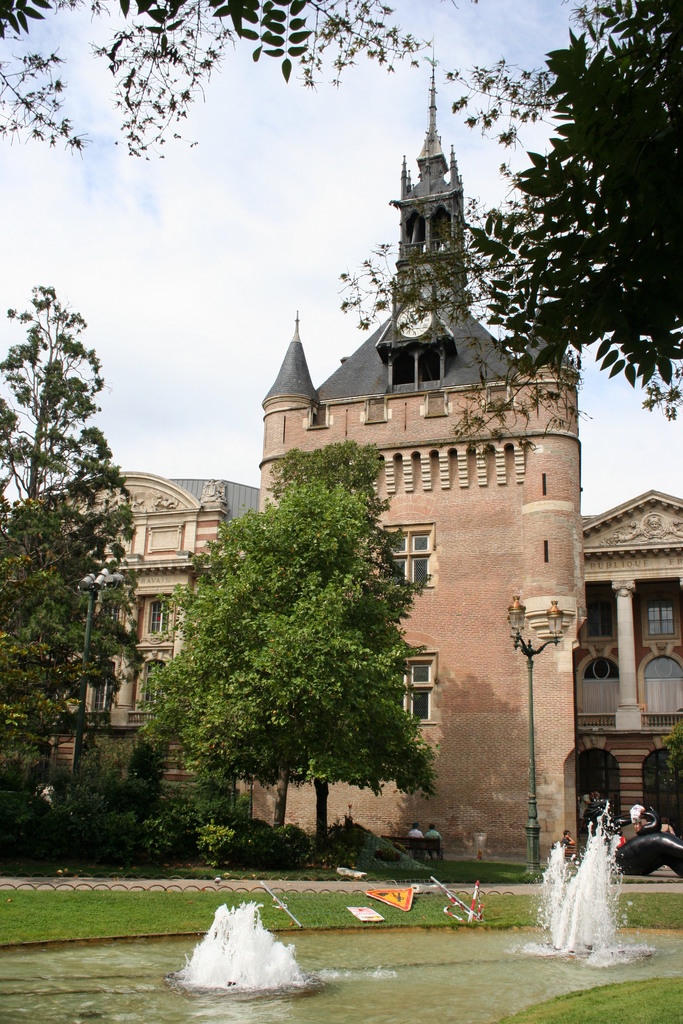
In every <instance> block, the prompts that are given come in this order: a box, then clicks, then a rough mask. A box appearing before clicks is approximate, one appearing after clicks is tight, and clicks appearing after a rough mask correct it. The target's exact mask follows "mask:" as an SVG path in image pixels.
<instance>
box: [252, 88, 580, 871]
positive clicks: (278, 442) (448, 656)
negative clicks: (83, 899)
mask: <svg viewBox="0 0 683 1024" xmlns="http://www.w3.org/2000/svg"><path fill="white" fill-rule="evenodd" d="M435 96H436V91H435V88H434V81H433V78H432V84H431V89H430V104H429V126H428V130H427V133H426V137H425V142H424V145H423V147H422V150H421V152H420V155H419V157H418V160H417V163H418V168H419V179H418V181H417V183H416V184H415V185H413V184H412V182H411V179H410V175H409V173H408V171H407V168H406V164H405V160H404V162H403V171H402V175H401V198H400V200H397V201H396V202H395V204H394V205H395V206H396V207H397V208H398V210H399V212H400V225H401V228H400V230H401V234H400V248H399V260H398V263H397V277H396V281H397V285H398V287H397V288H396V292H395V295H396V298H395V301H394V304H393V308H392V315H391V317H390V318H389V319H388V320H387V321H386V322H385V323H384V324H382V325H381V326H380V327H379V329H378V330H377V331H375V333H374V334H373V335H372V336H371V337H369V338H367V340H365V341H364V342H363V343H362V344H361V345H360V347H358V348H357V349H356V351H355V352H354V353H353V355H351V356H349V357H348V358H346V359H343V360H342V364H341V366H340V367H339V368H338V369H337V370H336V371H335V372H334V373H333V374H332V375H331V376H330V377H329V378H328V379H327V380H326V381H324V382H323V383H322V384H320V386H319V387H317V388H316V387H314V385H313V383H312V381H311V377H310V374H309V371H308V367H307V364H306V358H305V354H304V349H303V346H302V343H301V340H300V337H299V324H298V320H297V325H296V330H295V334H294V338H293V340H292V342H291V344H290V346H289V349H288V350H287V353H286V355H285V359H284V362H283V364H282V367H281V369H280V372H279V374H278V376H277V379H276V381H275V383H274V384H273V386H272V387H271V389H270V391H269V392H268V394H267V396H266V398H265V399H264V402H263V408H264V413H265V415H264V448H263V462H262V490H261V494H262V500H263V497H264V496H266V495H267V492H268V484H269V479H270V469H271V466H272V464H273V462H274V461H275V460H277V459H278V458H279V457H281V456H282V455H283V454H284V453H285V452H286V451H288V450H289V449H291V448H300V449H303V450H311V449H313V448H319V447H322V446H324V445H327V444H331V443H334V442H338V441H344V440H347V439H351V440H356V441H358V442H359V443H360V444H369V443H372V444H375V445H376V446H377V448H378V450H379V452H380V453H381V456H382V459H383V470H382V472H381V474H380V477H379V480H378V489H379V493H380V495H381V496H382V497H388V498H389V499H391V506H390V510H389V512H388V514H387V517H386V525H387V526H390V527H397V528H399V527H400V529H401V530H402V532H403V534H404V537H405V540H404V549H403V551H401V552H399V554H398V556H397V558H398V561H399V562H400V564H401V566H402V568H404V570H405V572H406V574H407V575H408V576H409V577H410V578H411V579H416V580H417V579H420V580H427V586H426V588H425V590H424V592H423V593H422V595H421V596H420V597H419V598H418V599H417V601H416V603H415V607H414V610H413V614H412V616H411V618H410V620H409V621H408V622H407V623H406V635H407V639H408V641H409V642H410V643H412V644H414V645H415V646H419V647H421V648H422V651H421V653H420V654H419V655H417V656H416V657H415V659H414V660H412V661H411V663H410V664H409V665H408V678H409V681H410V683H411V685H412V687H413V689H412V694H411V698H410V710H412V713H413V714H415V715H417V716H418V717H419V718H420V719H421V720H422V724H423V729H424V733H425V736H426V737H427V739H428V740H429V742H430V743H433V744H434V746H435V747H436V748H437V750H438V754H437V770H438V793H437V795H436V797H433V798H431V799H430V800H425V799H424V798H421V797H419V796H405V795H403V794H401V793H398V792H396V790H395V789H394V788H393V787H392V786H387V787H386V788H385V790H384V793H383V794H382V795H381V796H380V797H374V796H373V795H372V794H368V793H366V792H363V791H359V790H354V789H352V788H350V787H344V786H338V787H333V788H332V789H331V792H330V801H329V813H330V820H334V819H335V817H341V816H342V815H343V814H344V813H346V812H347V810H348V807H349V805H351V807H352V814H353V817H354V818H355V819H356V820H357V821H359V822H361V823H363V824H366V825H367V826H368V827H370V828H372V829H373V830H374V831H376V832H378V833H380V834H385V833H392V834H399V833H404V832H405V831H406V830H407V828H409V827H410V823H411V822H412V821H413V820H418V821H419V822H420V823H421V824H424V825H426V824H427V822H428V821H434V822H435V823H436V826H437V828H438V829H439V831H440V832H441V833H442V835H443V837H444V842H445V847H446V850H447V852H452V853H461V854H466V853H467V852H471V851H472V847H473V843H474V836H475V834H477V833H485V834H486V836H487V840H486V850H487V852H488V853H495V854H498V855H506V854H508V855H521V854H523V852H524V849H525V831H524V829H525V825H526V820H527V785H528V773H529V738H528V721H529V715H528V698H527V665H526V660H525V659H524V658H523V657H522V655H521V654H520V653H519V652H516V651H515V650H514V649H513V646H512V642H511V640H510V634H509V627H508V624H507V620H506V617H507V609H508V605H509V604H510V601H511V599H512V596H513V595H516V594H519V595H521V597H522V600H523V602H524V604H525V605H526V607H527V615H528V622H527V625H528V632H529V633H530V634H531V636H532V637H533V639H534V640H535V641H536V640H537V641H539V642H542V641H543V640H544V639H547V636H548V634H547V632H545V633H544V621H545V620H544V612H545V611H546V610H547V608H548V607H549V606H550V603H551V600H555V601H557V602H558V604H559V607H560V608H561V610H562V612H563V623H564V635H563V639H562V641H561V643H560V644H559V645H558V646H557V647H548V648H547V649H546V650H545V651H544V652H543V653H542V654H540V655H539V656H538V658H537V659H536V660H535V662H534V687H535V690H534V714H535V727H536V728H535V736H536V778H537V792H538V815H539V821H540V826H541V850H542V853H543V854H544V853H545V852H547V849H548V847H549V845H550V843H551V842H553V841H554V840H555V839H557V838H559V836H560V835H561V834H562V829H563V828H565V827H567V826H569V827H571V828H574V827H575V822H576V792H575V703H574V680H573V672H572V649H573V646H574V645H575V643H576V632H577V609H578V608H580V607H581V606H582V605H583V603H584V598H583V566H582V554H581V552H582V547H581V545H582V533H581V518H580V506H579V501H580V463H579V441H578V433H577V426H576V420H575V416H574V413H573V409H575V404H576V402H575V396H574V395H569V396H567V394H566V392H565V393H564V395H563V400H562V401H561V402H558V405H557V406H556V407H555V408H551V407H548V404H547V402H546V403H543V402H538V403H537V404H535V405H534V404H533V403H529V401H528V399H529V397H530V396H533V394H534V393H535V392H534V391H533V388H536V386H537V385H536V384H534V385H531V384H529V385H527V387H526V388H522V389H521V391H519V392H517V394H516V396H515V397H514V398H512V397H511V395H510V393H509V391H508V385H507V382H506V378H505V371H504V369H503V367H502V366H501V365H499V364H498V362H497V359H496V355H495V347H494V339H493V338H492V336H491V335H490V334H489V332H488V331H487V330H486V328H484V327H483V326H482V325H481V324H479V323H477V322H476V321H475V320H474V319H473V318H472V317H471V316H469V315H468V314H467V313H466V312H464V311H461V312H458V310H459V308H460V307H461V297H462V294H463V282H464V273H463V274H459V273H457V272H456V273H454V274H453V277H452V281H451V295H446V294H444V286H443V275H437V274H436V273H435V274H434V275H433V280H431V283H430V278H429V274H427V276H426V277H425V276H424V275H423V277H422V278H421V281H420V284H419V287H418V290H417V291H416V292H414V293H413V294H412V295H411V294H409V292H408V290H407V289H404V288H402V287H400V285H401V283H402V281H404V280H405V279H406V277H409V276H410V275H411V273H412V267H413V263H412V262H411V257H412V255H413V254H414V253H417V254H418V255H422V256H423V257H425V259H423V262H422V266H423V268H424V266H425V260H426V265H427V267H428V266H429V261H430V259H431V260H434V261H436V260H438V259H440V258H441V255H442V253H443V252H444V251H445V250H449V251H452V250H453V245H454V244H455V245H456V246H457V242H458V239H459V236H460V232H461V230H462V223H463V220H462V218H463V191H462V182H461V179H460V176H459V174H458V169H457V164H456V161H455V157H454V155H453V153H452V152H451V156H450V161H447V160H446V158H445V156H444V154H443V151H442V148H441V140H440V138H439V135H438V134H437V129H436V102H435ZM437 281H439V282H440V283H438V284H437V283H436V282H437ZM425 282H426V283H425ZM482 367H485V368H486V369H485V372H484V373H483V382H482ZM522 399H526V401H525V402H524V403H523V404H524V405H525V413H524V414H523V413H522V412H521V410H520V401H521V400H522ZM473 403H474V404H475V406H476V407H477V408H479V409H487V408H493V407H494V406H495V405H496V404H497V405H498V406H499V407H500V408H501V409H502V412H501V414H500V415H499V416H496V417H493V418H492V419H491V420H490V421H487V418H486V417H480V418H479V419H478V420H477V421H476V422H477V423H478V424H479V425H478V426H477V428H476V429H473V430H472V432H471V433H469V434H467V435H464V434H463V432H462V423H463V414H464V412H465V410H466V409H468V408H470V409H471V407H472V404H473ZM487 422H488V425H487ZM269 799H270V797H269V794H268V793H267V792H259V793H257V794H256V798H255V813H257V814H260V815H261V816H264V817H268V800H269ZM314 806H315V801H314V800H313V798H312V797H311V795H310V794H309V793H306V791H305V790H295V791H293V792H292V793H291V795H290V798H289V801H288V817H289V819H290V820H292V821H298V822H300V823H301V824H302V825H303V826H304V827H307V828H312V827H313V815H314Z"/></svg>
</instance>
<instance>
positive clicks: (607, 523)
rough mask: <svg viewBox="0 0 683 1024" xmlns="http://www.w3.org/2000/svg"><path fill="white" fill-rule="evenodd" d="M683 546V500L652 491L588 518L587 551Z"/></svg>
mask: <svg viewBox="0 0 683 1024" xmlns="http://www.w3.org/2000/svg"><path fill="white" fill-rule="evenodd" d="M679 547H683V501H681V499H679V498H673V497H670V496H669V495H667V494H661V493H660V492H659V491H648V493H647V494H644V495H641V496H640V497H639V498H635V499H633V500H632V501H629V502H626V503H625V504H623V505H619V506H618V507H617V508H615V509H611V510H610V511H608V512H605V513H604V514H603V515H600V516H594V517H592V518H591V519H589V520H588V521H586V522H584V550H585V552H586V554H590V553H592V552H595V553H597V552H603V551H618V550H619V549H622V550H624V551H634V550H647V551H653V550H656V549H657V548H662V549H666V548H669V549H670V548H679Z"/></svg>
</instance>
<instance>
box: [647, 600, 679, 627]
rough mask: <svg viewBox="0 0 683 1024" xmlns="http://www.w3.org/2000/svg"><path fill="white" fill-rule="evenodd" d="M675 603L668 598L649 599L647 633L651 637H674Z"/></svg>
mask: <svg viewBox="0 0 683 1024" xmlns="http://www.w3.org/2000/svg"><path fill="white" fill-rule="evenodd" d="M674 626H675V623H674V603H673V601H672V600H670V599H669V598H666V597H652V598H648V602H647V631H648V633H649V635H650V636H673V634H674V632H675V628H674Z"/></svg>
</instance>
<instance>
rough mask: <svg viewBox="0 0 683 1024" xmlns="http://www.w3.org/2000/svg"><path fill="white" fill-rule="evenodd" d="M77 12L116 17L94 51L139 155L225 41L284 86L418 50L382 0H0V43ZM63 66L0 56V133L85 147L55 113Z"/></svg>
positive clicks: (168, 124) (169, 122)
mask: <svg viewBox="0 0 683 1024" xmlns="http://www.w3.org/2000/svg"><path fill="white" fill-rule="evenodd" d="M83 7H90V10H91V11H92V13H93V15H101V14H105V13H106V14H108V15H112V14H113V16H114V18H113V20H114V23H115V24H116V25H117V27H116V28H115V30H114V32H113V35H112V38H111V39H110V41H109V42H108V43H107V44H106V45H104V46H99V47H97V48H96V49H95V52H96V54H97V55H98V56H99V57H101V58H103V59H104V60H106V61H107V64H108V67H109V70H110V71H111V73H112V75H113V76H114V79H115V89H116V106H117V107H118V109H119V110H120V111H121V113H122V118H123V123H122V128H123V133H124V137H125V139H126V142H127V145H128V150H129V152H130V153H131V154H134V155H136V156H138V155H140V154H141V153H144V152H145V151H147V150H148V149H150V148H153V147H155V146H158V145H160V144H162V143H163V142H164V141H165V139H166V137H167V136H168V135H170V134H173V133H176V137H178V136H177V126H178V125H179V124H180V123H181V122H182V121H183V119H184V118H185V117H186V116H187V112H188V109H189V107H190V105H191V103H192V102H193V101H194V100H195V99H196V98H197V96H198V95H201V93H202V91H203V88H204V86H205V85H206V83H207V82H208V80H209V79H210V77H211V73H212V72H213V71H214V70H215V69H217V68H218V67H219V65H220V63H221V61H222V60H223V58H224V57H225V54H226V50H227V49H228V48H229V47H230V46H231V45H232V46H234V45H237V44H240V43H245V44H246V45H251V46H252V47H253V49H252V56H253V59H254V60H255V61H258V60H259V59H260V57H261V56H267V57H271V58H274V59H276V60H279V61H280V62H281V68H282V74H283V76H284V78H285V79H286V80H289V78H290V76H291V74H292V70H293V68H295V67H296V68H297V70H298V71H299V73H300V75H301V77H302V79H303V81H304V83H305V84H307V85H312V84H313V83H314V81H315V80H316V79H317V78H318V77H319V76H320V75H321V74H322V72H323V70H324V67H325V64H326V61H327V60H328V58H329V62H330V64H331V67H332V73H333V77H334V79H335V81H337V80H338V78H339V75H340V74H341V72H342V71H343V70H344V68H346V67H348V66H350V65H352V64H353V63H355V60H356V58H357V57H358V56H359V55H365V56H367V57H369V58H371V59H374V60H377V61H378V62H379V63H380V64H384V65H386V66H387V67H388V68H389V69H391V67H392V64H393V62H394V61H396V60H397V59H399V58H401V57H403V56H406V55H409V54H412V53H414V52H415V51H416V50H417V49H418V47H419V44H418V43H417V41H416V40H415V39H414V38H413V37H412V36H411V35H410V34H409V33H403V32H402V31H401V30H400V28H399V27H398V26H397V25H396V24H395V23H394V22H393V21H392V14H393V12H392V10H391V8H390V7H388V6H387V5H386V4H385V3H383V2H382V0H136V2H135V3H133V4H131V3H130V0H118V3H116V2H113V3H110V4H107V3H105V2H104V0H89V2H88V0H0V46H2V40H3V38H4V40H5V41H6V42H7V41H12V42H14V41H15V40H16V39H17V38H19V37H21V36H22V35H24V34H27V33H29V32H30V29H31V27H32V22H33V23H35V21H36V20H39V19H43V18H44V17H47V16H55V15H57V16H59V17H60V18H62V19H63V18H65V17H66V16H67V14H68V13H69V11H70V10H73V9H78V8H83ZM0 52H1V51H0ZM62 63H63V61H62V59H61V58H60V57H59V56H58V54H57V53H44V52H26V53H25V54H24V55H23V56H21V57H19V58H16V59H12V58H10V59H4V60H2V59H1V58H0V135H4V136H5V137H7V138H17V137H20V138H23V137H26V136H29V137H34V138H38V139H43V140H46V141H48V142H49V143H50V144H52V145H54V144H55V143H56V142H57V141H60V140H61V141H63V142H64V143H65V144H66V145H67V146H70V147H71V148H73V149H82V148H83V146H84V144H85V143H86V141H87V140H86V139H85V138H84V136H83V135H81V134H78V132H77V131H76V130H75V129H74V126H73V124H72V123H71V121H70V120H69V119H68V118H65V117H63V115H62V106H63V91H64V83H63V81H62V79H61V78H60V71H61V70H62V68H61V65H62Z"/></svg>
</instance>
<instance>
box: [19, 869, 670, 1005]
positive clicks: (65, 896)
mask: <svg viewBox="0 0 683 1024" xmlns="http://www.w3.org/2000/svg"><path fill="white" fill-rule="evenodd" d="M447 863H455V862H447ZM480 866H481V865H480ZM440 874H441V872H440ZM272 884H273V885H276V882H273V883H272ZM492 888H494V887H493V886H489V889H492ZM500 888H504V886H500ZM461 895H464V889H463V890H461ZM282 898H283V899H284V900H285V901H286V903H287V906H288V907H289V909H290V910H291V912H292V913H293V914H294V915H295V916H296V917H297V918H298V920H299V921H301V923H302V925H303V926H304V927H305V928H345V929H352V928H367V927H372V928H387V927H389V928H395V927H415V926H417V927H440V928H444V927H445V928H479V927H490V928H506V929H511V930H515V929H522V928H528V927H532V926H534V925H535V923H536V906H537V901H536V899H535V897H534V896H531V895H529V896H516V895H515V896H513V895H504V894H498V893H496V892H495V890H494V891H489V893H488V894H487V895H486V896H485V906H484V920H485V925H483V926H482V925H478V924H472V925H467V924H458V923H457V922H456V921H454V920H453V919H452V918H450V917H448V916H446V915H445V914H444V913H443V909H444V906H445V904H446V901H445V899H444V897H442V896H436V895H431V894H429V895H417V896H416V897H415V900H414V902H413V909H412V910H411V911H410V912H409V913H404V912H402V911H400V910H397V909H393V908H391V907H388V906H385V905H384V904H378V903H374V904H373V901H372V900H371V899H370V898H368V897H365V896H364V895H362V896H361V894H360V893H351V892H350V893H340V892H325V893H310V892H303V893H299V892H297V893H287V894H285V895H283V896H282ZM245 900H255V901H256V902H257V903H259V904H261V906H262V910H261V917H262V920H263V923H264V925H265V927H266V928H268V929H270V930H271V931H273V930H277V931H278V932H279V933H280V934H281V936H282V934H283V933H287V932H294V931H296V930H297V929H296V926H295V925H294V924H293V923H292V922H291V920H290V919H289V917H288V916H287V915H286V914H285V913H284V911H282V910H281V909H279V908H278V907H277V906H276V905H275V904H274V903H273V901H272V899H271V898H270V896H269V895H268V893H266V892H265V891H263V892H259V893H246V892H242V893H240V892H229V891H223V892H220V891H215V890H212V891H206V892H188V891H185V892H159V891H156V892H150V891H146V890H143V891H137V892H123V891H111V890H60V891H54V890H40V891H38V890H26V889H19V890H3V891H2V892H0V944H2V945H8V944H9V945H14V944H19V943H24V942H46V941H56V940H69V939H71V940H77V939H92V938H102V939H105V938H109V937H114V936H135V935H164V934H181V933H190V934H193V933H195V934H198V935H199V934H202V933H203V932H205V931H206V930H207V928H208V927H209V925H210V924H211V921H212V920H213V915H214V912H215V910H216V908H217V907H218V906H219V905H220V904H221V903H227V904H228V905H229V906H233V905H235V904H238V903H241V902H243V901H245ZM366 904H373V905H374V906H376V907H377V908H378V909H380V911H381V913H382V915H383V917H384V918H385V923H384V924H379V925H370V926H368V925H364V924H361V923H360V922H359V921H357V920H356V919H355V918H354V917H353V916H352V915H351V914H350V913H349V912H348V910H347V907H348V906H349V905H366ZM620 913H621V915H622V916H623V917H625V918H626V923H627V924H628V926H630V927H643V928H665V929H678V930H683V894H678V893H667V892H657V893H654V892H653V893H629V892H628V889H626V891H624V890H622V895H621V905H620ZM0 955H2V953H1V952H0ZM682 1007H683V978H663V979H652V980H648V981H639V982H638V983H637V984H633V983H626V984H622V985H606V986H603V987H598V988H594V989H591V990H589V991H582V992H576V993H570V994H568V995H565V996H560V997H557V998H555V999H552V1000H550V1001H549V1002H547V1003H541V1004H538V1005H536V1006H533V1007H530V1008H529V1009H527V1010H525V1011H523V1012H522V1013H519V1014H516V1015H515V1016H513V1017H506V1018H505V1019H504V1021H501V1022H500V1024H604V1022H605V1021H611V1020H616V1021H618V1022H619V1024H678V1022H679V1021H681V1020H683V1009H682Z"/></svg>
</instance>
